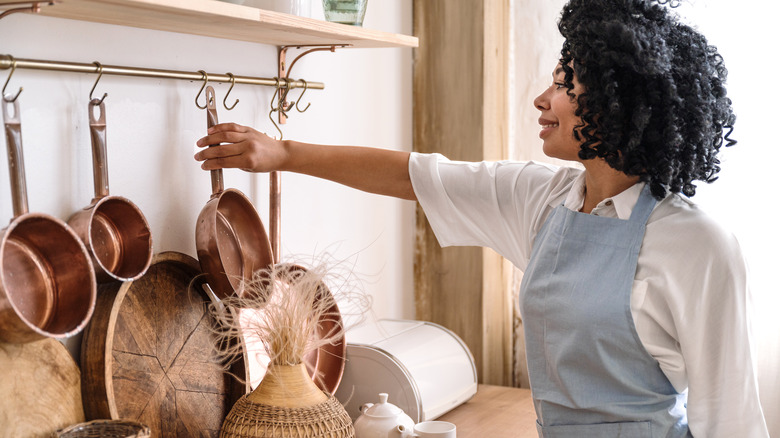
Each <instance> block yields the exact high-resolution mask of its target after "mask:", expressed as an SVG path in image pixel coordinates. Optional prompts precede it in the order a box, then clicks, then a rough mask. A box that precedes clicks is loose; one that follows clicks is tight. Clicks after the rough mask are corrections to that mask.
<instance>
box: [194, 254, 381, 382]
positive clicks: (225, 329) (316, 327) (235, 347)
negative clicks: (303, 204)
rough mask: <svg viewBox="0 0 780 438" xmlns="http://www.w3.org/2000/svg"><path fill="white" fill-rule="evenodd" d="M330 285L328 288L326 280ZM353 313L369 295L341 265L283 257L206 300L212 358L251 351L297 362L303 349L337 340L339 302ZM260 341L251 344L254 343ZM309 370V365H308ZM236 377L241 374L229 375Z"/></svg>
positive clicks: (227, 360)
mask: <svg viewBox="0 0 780 438" xmlns="http://www.w3.org/2000/svg"><path fill="white" fill-rule="evenodd" d="M326 282H327V283H330V284H331V285H332V287H333V288H332V289H331V288H329V287H328V286H327V284H326ZM337 301H338V302H340V303H343V304H344V305H345V306H346V307H347V308H349V309H350V311H351V312H353V314H352V316H353V317H354V316H355V313H354V312H359V313H360V314H359V315H357V316H359V317H361V316H362V314H365V313H366V312H367V311H368V310H369V309H370V307H371V297H370V296H368V295H366V294H364V293H363V292H362V291H361V290H360V288H359V287H357V286H356V282H355V276H354V274H353V273H352V272H351V271H349V270H346V271H345V270H344V268H343V266H341V265H330V266H329V265H328V264H327V263H324V262H323V263H320V264H319V265H317V266H314V267H308V268H307V267H304V266H303V265H302V264H298V263H283V264H277V265H274V266H272V267H270V268H268V269H264V270H260V271H257V272H255V273H254V275H253V278H252V280H251V281H250V282H248V283H247V284H245V286H244V293H243V295H242V296H230V297H227V298H224V299H222V300H221V301H216V302H213V303H211V304H210V305H209V310H210V312H211V313H212V314H213V315H214V317H215V319H216V322H217V323H216V324H215V325H214V332H215V335H216V337H217V341H218V342H217V343H216V345H217V347H216V356H217V357H216V359H217V360H218V361H219V362H220V363H222V364H225V366H226V368H227V367H229V366H230V364H232V363H234V362H235V361H237V360H241V359H242V358H243V352H244V351H248V352H252V351H254V352H255V354H256V355H259V356H265V357H261V358H259V360H260V361H262V362H267V363H268V365H269V367H270V366H271V365H298V364H301V363H305V359H306V357H307V355H309V354H313V352H315V351H316V350H318V349H320V348H321V347H323V346H325V345H327V344H331V345H332V344H335V343H337V342H339V341H342V340H343V336H344V325H343V320H342V314H341V312H340V310H339V304H338V303H337ZM258 343H259V344H260V345H257V344H258ZM310 371H311V370H310ZM235 377H236V378H239V380H242V381H243V379H241V376H235Z"/></svg>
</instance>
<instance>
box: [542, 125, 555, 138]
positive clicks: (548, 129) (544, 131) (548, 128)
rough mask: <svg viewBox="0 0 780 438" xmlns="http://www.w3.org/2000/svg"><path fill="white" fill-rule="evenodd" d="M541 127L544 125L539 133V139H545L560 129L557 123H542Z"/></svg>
mask: <svg viewBox="0 0 780 438" xmlns="http://www.w3.org/2000/svg"><path fill="white" fill-rule="evenodd" d="M541 125H542V130H541V131H539V138H544V137H545V136H546V135H547V134H549V133H550V132H551V131H552V130H553V129H555V128H557V127H558V124H557V123H541Z"/></svg>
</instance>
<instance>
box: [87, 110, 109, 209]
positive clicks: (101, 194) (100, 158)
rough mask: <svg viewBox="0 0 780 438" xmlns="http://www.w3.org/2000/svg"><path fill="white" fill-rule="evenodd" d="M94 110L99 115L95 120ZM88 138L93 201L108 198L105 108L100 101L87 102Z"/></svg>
mask: <svg viewBox="0 0 780 438" xmlns="http://www.w3.org/2000/svg"><path fill="white" fill-rule="evenodd" d="M95 108H98V109H99V110H100V115H99V116H98V117H97V119H95ZM88 109H89V136H90V138H91V140H92V175H93V179H94V182H95V199H94V200H95V201H96V200H98V199H101V198H105V197H106V196H108V158H107V155H108V153H107V152H106V106H105V104H104V103H103V102H101V100H100V99H92V100H90V101H89V106H88Z"/></svg>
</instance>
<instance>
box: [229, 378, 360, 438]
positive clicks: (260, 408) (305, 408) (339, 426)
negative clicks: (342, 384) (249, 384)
mask: <svg viewBox="0 0 780 438" xmlns="http://www.w3.org/2000/svg"><path fill="white" fill-rule="evenodd" d="M219 436H220V438H250V437H251V438H255V437H278V438H320V437H322V438H326V437H327V438H354V436H355V429H354V428H353V427H352V420H351V419H350V418H349V414H347V411H346V410H345V409H344V407H343V406H342V405H341V403H339V401H338V400H336V398H335V397H333V396H332V395H327V394H325V393H324V392H322V391H321V390H320V389H319V388H317V385H315V384H314V382H313V381H312V380H311V377H309V374H308V373H307V372H306V365H304V364H300V365H294V366H281V365H272V366H271V367H269V368H268V371H267V373H266V375H265V377H264V378H263V381H262V382H260V385H258V387H257V388H255V390H254V391H252V392H251V393H250V394H249V395H245V396H243V397H241V399H239V400H238V401H237V402H236V404H235V405H233V409H231V410H230V413H229V414H228V415H227V417H226V418H225V421H224V422H223V423H222V431H221V433H220V435H219Z"/></svg>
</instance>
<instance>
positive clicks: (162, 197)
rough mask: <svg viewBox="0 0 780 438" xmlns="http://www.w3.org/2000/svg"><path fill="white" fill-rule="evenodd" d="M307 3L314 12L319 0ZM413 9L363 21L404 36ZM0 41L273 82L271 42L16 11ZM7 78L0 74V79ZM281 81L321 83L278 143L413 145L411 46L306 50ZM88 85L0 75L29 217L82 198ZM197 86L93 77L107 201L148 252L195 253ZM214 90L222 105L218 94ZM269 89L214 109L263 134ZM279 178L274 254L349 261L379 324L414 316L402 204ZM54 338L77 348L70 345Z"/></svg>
mask: <svg viewBox="0 0 780 438" xmlns="http://www.w3.org/2000/svg"><path fill="white" fill-rule="evenodd" d="M313 4H314V5H315V9H314V11H315V12H314V13H315V14H317V13H318V14H319V15H320V16H321V14H322V10H321V6H320V7H319V10H318V9H317V5H318V4H319V2H313ZM411 9H412V8H411V1H410V0H404V1H400V2H396V1H393V2H382V1H376V2H371V3H370V4H369V5H368V10H367V13H366V18H365V22H364V26H365V27H367V28H373V29H377V30H382V31H387V32H394V33H402V34H407V35H410V34H411V32H412V29H411V26H412V18H411V13H412V12H411ZM0 41H1V42H2V45H1V46H2V47H1V48H0V53H2V54H10V55H13V56H14V57H17V58H30V59H47V60H58V61H71V62H81V63H91V62H93V61H99V62H101V63H103V64H108V65H123V66H135V67H150V68H161V69H175V70H185V71H197V70H200V69H203V70H206V71H207V72H212V73H225V72H232V73H234V74H236V75H245V76H259V77H273V76H276V75H277V67H276V65H275V63H276V47H275V46H271V45H263V44H251V43H245V42H237V41H231V40H223V39H216V38H206V37H199V36H192V35H183V34H176V33H169V32H161V31H151V30H143V29H136V28H130V27H121V26H112V25H103V24H96V23H87V22H79V21H70V20H63V19H54V18H48V17H42V16H31V15H26V14H14V15H11V16H9V17H7V18H4V19H3V20H2V21H0ZM290 53H291V55H292V56H294V55H295V53H299V52H296V51H294V50H291V52H290ZM288 59H290V58H288ZM7 73H8V70H6V71H4V72H3V73H0V78H1V79H2V81H3V82H4V81H5V78H6V77H7V76H6V75H7ZM292 77H294V78H304V79H306V80H310V81H319V82H324V83H325V90H322V91H317V90H309V91H308V92H307V93H306V95H305V97H304V101H309V102H311V107H310V108H309V110H308V111H307V112H306V113H304V114H298V113H295V112H293V114H292V116H291V119H290V120H289V122H288V124H287V125H285V126H284V127H283V129H284V134H285V138H291V139H297V140H301V141H309V142H321V143H327V144H356V145H370V146H377V147H386V148H391V149H400V150H411V147H412V140H411V139H412V125H411V124H412V119H411V101H412V99H411V97H412V96H411V93H412V84H411V80H412V49H410V48H404V49H345V50H337V51H336V52H335V53H330V52H320V53H314V54H311V55H308V56H307V57H305V58H302V59H301V60H300V61H299V62H298V63H297V64H296V65H295V68H294V70H293V72H292ZM95 78H96V75H94V74H81V73H61V72H43V71H33V70H17V72H16V73H15V74H14V76H13V78H12V79H11V82H10V84H9V90H13V91H15V90H16V89H17V88H18V87H19V86H23V87H24V92H23V93H22V94H21V97H20V98H19V102H20V105H21V119H22V137H23V143H24V152H25V157H24V159H25V164H26V171H27V187H28V196H29V207H30V211H34V212H45V213H48V214H51V215H54V216H56V217H59V218H61V219H63V220H67V218H68V217H69V216H70V215H71V214H72V213H73V212H75V211H77V210H78V209H80V208H82V207H84V206H85V205H87V204H88V203H89V201H90V199H91V198H92V196H93V193H92V190H93V186H92V159H91V146H90V140H89V130H88V119H87V102H88V95H89V91H90V88H91V87H92V84H93V83H94V80H95ZM200 85H201V83H200V82H189V81H181V80H164V79H150V78H130V77H121V76H108V75H104V76H103V78H102V79H101V81H100V83H99V84H98V86H97V90H96V93H97V95H102V93H103V92H108V94H109V96H108V98H107V99H106V101H105V103H106V114H107V123H108V128H107V136H108V141H107V142H108V159H109V176H110V190H111V193H112V194H115V195H122V196H125V197H127V198H129V199H130V200H132V201H133V202H134V203H136V204H137V205H138V206H139V207H140V208H141V210H142V211H143V212H144V214H145V215H146V217H147V219H148V221H149V223H150V226H151V228H152V237H153V240H154V242H153V243H154V249H155V252H160V251H179V252H183V253H186V254H188V255H190V256H193V257H196V252H195V220H196V218H197V215H198V213H199V212H200V210H201V208H202V207H203V206H204V205H205V203H206V201H207V200H208V198H209V195H210V193H211V185H210V178H209V174H208V173H207V172H204V171H202V170H200V168H199V164H198V163H196V162H195V160H193V158H192V156H193V154H194V153H195V152H196V149H197V148H196V147H195V141H196V140H197V139H198V138H200V137H201V136H203V135H204V134H205V131H206V116H205V112H204V111H203V110H200V109H198V108H196V106H195V103H194V99H195V95H196V94H197V92H198V89H199V88H200ZM212 85H214V86H215V89H216V93H217V98H218V99H219V101H220V103H221V100H222V97H223V96H224V93H225V92H226V91H227V88H228V87H227V85H226V84H212ZM272 93H273V89H272V88H269V87H257V86H250V85H236V87H235V88H234V89H233V92H232V94H231V102H232V101H233V100H234V99H235V98H239V99H240V100H241V101H240V103H239V104H238V106H237V107H236V108H235V109H234V110H233V111H230V112H228V111H226V110H224V108H223V107H222V106H221V105H220V107H219V108H218V111H219V116H220V121H234V122H238V123H242V124H247V125H251V126H254V127H256V128H257V129H259V130H261V131H265V132H268V133H269V134H271V133H273V132H275V130H274V128H273V125H271V123H270V121H269V120H268V111H269V109H270V108H269V100H270V98H271V95H272ZM297 93H298V92H297V91H296V92H294V93H292V94H293V98H296V97H297ZM201 102H202V100H201ZM2 142H3V144H4V143H5V137H4V136H3V140H2ZM0 147H3V148H4V146H0ZM3 161H4V162H5V160H3ZM282 179H283V182H282V239H281V240H282V253H283V259H287V260H290V259H292V260H296V261H303V262H311V261H312V260H313V259H318V258H320V257H321V256H322V255H323V254H324V253H325V252H327V253H328V254H329V255H330V256H331V257H332V260H343V261H344V265H341V266H340V267H339V269H341V270H342V272H343V270H344V269H345V267H353V269H354V271H355V273H356V274H357V275H358V276H359V278H360V279H361V280H363V289H364V291H365V292H366V293H368V294H370V295H371V296H373V299H374V304H373V311H374V313H375V314H376V316H377V317H392V318H413V317H414V299H413V292H412V287H413V279H412V251H413V244H414V240H413V239H414V204H413V203H411V202H407V201H399V200H394V199H390V198H385V197H380V196H375V195H369V194H364V193H362V192H358V191H355V190H352V189H349V188H346V187H343V186H339V185H337V184H333V183H329V182H325V181H320V180H316V179H313V178H310V177H304V176H299V175H294V174H284V175H283V176H282ZM8 181H9V179H8V168H7V166H6V165H2V166H0V221H2V223H4V224H5V223H7V222H6V221H8V220H10V218H11V217H12V215H13V212H12V206H11V196H10V188H9V187H10V186H9V183H8ZM225 181H226V186H228V187H235V188H237V189H239V190H241V191H242V192H244V193H245V194H247V196H249V197H250V199H252V201H253V203H254V204H255V206H256V207H257V209H258V210H259V212H260V215H261V218H262V219H263V222H264V223H265V224H266V226H267V225H268V224H269V221H268V177H267V176H266V175H264V174H262V175H257V174H248V173H245V172H242V171H239V170H227V171H225ZM66 344H67V345H69V347H71V350H72V351H73V352H74V353H75V350H76V349H77V348H78V340H77V339H72V340H70V341H69V342H67V343H66Z"/></svg>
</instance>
